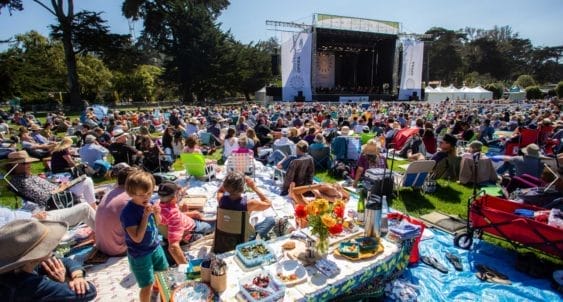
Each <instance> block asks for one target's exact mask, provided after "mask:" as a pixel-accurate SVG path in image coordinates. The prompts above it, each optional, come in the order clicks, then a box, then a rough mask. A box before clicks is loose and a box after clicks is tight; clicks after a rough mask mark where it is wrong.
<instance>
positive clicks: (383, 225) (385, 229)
mask: <svg viewBox="0 0 563 302" xmlns="http://www.w3.org/2000/svg"><path fill="white" fill-rule="evenodd" d="M381 205H382V206H381V237H385V235H387V232H388V231H389V225H388V223H387V213H389V205H388V204H387V196H385V195H383V200H382V201H381Z"/></svg>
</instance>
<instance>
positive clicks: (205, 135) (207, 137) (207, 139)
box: [199, 132, 211, 146]
mask: <svg viewBox="0 0 563 302" xmlns="http://www.w3.org/2000/svg"><path fill="white" fill-rule="evenodd" d="M199 140H200V141H201V144H202V145H204V146H210V145H211V133H209V132H202V133H200V134H199Z"/></svg>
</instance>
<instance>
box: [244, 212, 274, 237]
mask: <svg viewBox="0 0 563 302" xmlns="http://www.w3.org/2000/svg"><path fill="white" fill-rule="evenodd" d="M274 225H276V220H275V219H274V217H266V219H264V220H263V221H262V222H260V223H258V224H256V225H255V226H254V230H255V231H256V234H258V235H260V238H261V239H262V240H269V239H270V236H268V233H270V231H271V230H272V229H273V228H274ZM256 234H255V235H253V236H252V237H251V238H250V239H251V240H254V239H255V238H256Z"/></svg>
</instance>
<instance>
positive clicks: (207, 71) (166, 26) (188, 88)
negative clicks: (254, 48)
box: [123, 0, 229, 101]
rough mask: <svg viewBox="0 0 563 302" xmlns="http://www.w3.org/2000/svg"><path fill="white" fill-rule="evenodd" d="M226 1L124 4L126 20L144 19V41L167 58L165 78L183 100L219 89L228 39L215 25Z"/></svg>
mask: <svg viewBox="0 0 563 302" xmlns="http://www.w3.org/2000/svg"><path fill="white" fill-rule="evenodd" d="M228 5H229V1H227V0H212V1H203V0H166V1H165V0H125V1H124V3H123V13H124V15H125V16H126V17H127V18H133V19H143V24H144V30H143V34H142V36H143V39H146V40H147V41H150V42H151V44H152V45H153V46H154V47H155V48H156V49H158V50H159V51H161V52H162V53H163V54H164V55H165V62H164V66H165V70H166V71H165V74H164V75H163V76H164V78H166V79H168V80H171V81H173V82H175V83H177V84H178V86H179V88H180V91H181V93H182V95H183V98H184V100H186V101H192V100H193V97H194V94H195V95H197V97H198V98H200V99H202V98H205V97H206V96H208V95H210V94H212V93H216V92H217V90H219V89H220V87H219V84H221V82H220V80H222V79H224V76H223V75H222V74H221V72H222V71H224V70H225V66H221V65H219V62H221V61H222V60H225V58H222V56H223V55H225V54H226V52H225V49H226V47H227V44H226V43H227V35H225V34H224V33H222V32H221V30H220V29H219V26H218V25H217V24H215V21H216V18H217V17H218V16H219V14H220V12H221V11H222V10H223V9H225V8H226V7H227V6H228Z"/></svg>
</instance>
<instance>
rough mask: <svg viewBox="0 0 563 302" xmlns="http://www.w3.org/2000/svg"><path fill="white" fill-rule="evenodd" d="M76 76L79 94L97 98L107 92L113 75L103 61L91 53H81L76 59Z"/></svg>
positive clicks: (91, 98) (92, 98)
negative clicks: (77, 77) (78, 83)
mask: <svg viewBox="0 0 563 302" xmlns="http://www.w3.org/2000/svg"><path fill="white" fill-rule="evenodd" d="M77 67H78V76H79V79H80V83H81V84H82V85H81V88H82V91H81V94H82V95H83V96H85V97H86V98H87V99H89V100H97V99H99V98H100V97H102V96H103V94H104V93H108V92H109V91H110V89H111V86H112V78H113V75H112V73H111V71H110V70H109V69H108V68H107V67H106V65H105V64H104V62H103V61H102V60H100V59H98V58H96V57H94V56H92V55H82V56H79V59H78V64H77Z"/></svg>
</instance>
